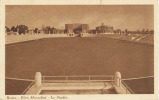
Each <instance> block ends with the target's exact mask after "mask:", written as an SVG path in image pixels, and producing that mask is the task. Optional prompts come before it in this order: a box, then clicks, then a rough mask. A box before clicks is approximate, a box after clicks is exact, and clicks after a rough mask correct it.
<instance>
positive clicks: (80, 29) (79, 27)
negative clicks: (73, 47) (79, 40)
mask: <svg viewBox="0 0 159 100" xmlns="http://www.w3.org/2000/svg"><path fill="white" fill-rule="evenodd" d="M65 30H66V32H67V33H75V34H79V33H88V32H89V25H88V24H79V23H75V24H65Z"/></svg>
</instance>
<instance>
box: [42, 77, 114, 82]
mask: <svg viewBox="0 0 159 100" xmlns="http://www.w3.org/2000/svg"><path fill="white" fill-rule="evenodd" d="M113 77H114V76H111V75H90V76H87V75H83V76H42V83H53V82H79V81H80V82H100V81H107V82H108V81H109V82H113Z"/></svg>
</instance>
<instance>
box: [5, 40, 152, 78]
mask: <svg viewBox="0 0 159 100" xmlns="http://www.w3.org/2000/svg"><path fill="white" fill-rule="evenodd" d="M38 71H39V72H41V73H42V75H113V74H114V73H115V72H116V71H119V72H121V74H122V78H134V77H142V76H150V75H153V74H154V47H153V46H146V45H141V44H134V43H130V42H126V41H120V40H115V39H108V38H102V37H96V38H78V37H76V38H54V39H42V40H36V41H32V42H26V43H17V44H11V45H6V77H12V78H24V79H34V75H35V73H36V72H38Z"/></svg>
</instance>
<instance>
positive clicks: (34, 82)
mask: <svg viewBox="0 0 159 100" xmlns="http://www.w3.org/2000/svg"><path fill="white" fill-rule="evenodd" d="M34 83H35V81H33V82H32V83H31V84H30V85H29V86H28V87H27V88H26V89H25V90H24V91H23V93H22V94H21V95H24V94H25V93H26V92H27V91H28V90H29V89H30V88H31V87H32V86H33V84H34Z"/></svg>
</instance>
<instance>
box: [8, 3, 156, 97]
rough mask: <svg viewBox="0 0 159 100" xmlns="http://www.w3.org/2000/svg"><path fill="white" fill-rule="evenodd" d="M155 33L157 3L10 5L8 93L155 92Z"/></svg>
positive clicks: (95, 93)
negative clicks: (155, 5) (155, 6)
mask: <svg viewBox="0 0 159 100" xmlns="http://www.w3.org/2000/svg"><path fill="white" fill-rule="evenodd" d="M154 34H155V31H154V5H5V95H86V94H87V95H90V94H91V95H97V94H102V95H108V94H125V95H127V94H128V95H130V94H132V95H134V94H154V90H155V86H154ZM59 98H60V97H59ZM21 99H23V98H21ZM32 99H37V98H36V97H34V96H33V97H32ZM41 99H42V98H41Z"/></svg>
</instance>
